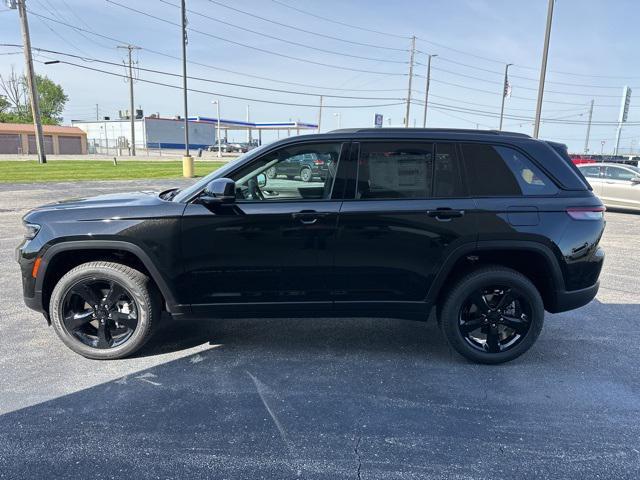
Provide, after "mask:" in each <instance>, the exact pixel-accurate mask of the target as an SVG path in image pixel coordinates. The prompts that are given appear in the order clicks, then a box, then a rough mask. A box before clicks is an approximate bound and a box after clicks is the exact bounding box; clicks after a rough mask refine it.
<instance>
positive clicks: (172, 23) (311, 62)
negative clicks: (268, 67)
mask: <svg viewBox="0 0 640 480" xmlns="http://www.w3.org/2000/svg"><path fill="white" fill-rule="evenodd" d="M106 1H107V3H110V4H112V5H117V6H119V7H121V8H124V9H125V10H129V11H131V12H135V13H138V14H140V15H144V16H145V17H148V18H153V19H154V20H157V21H159V22H163V23H167V24H169V25H173V26H180V25H179V24H177V23H174V22H172V21H170V20H166V19H164V18H161V17H158V16H156V15H153V14H151V13H147V12H143V11H142V10H138V9H136V8H133V7H129V6H127V5H123V4H121V3H118V2H115V1H114V0H106ZM188 30H190V31H192V32H195V33H198V34H200V35H204V36H206V37H210V38H214V39H216V40H220V41H223V42H226V43H230V44H232V45H237V46H240V47H244V48H248V49H250V50H255V51H256V52H262V53H267V54H269V55H274V56H277V57H281V58H287V59H289V60H295V61H298V62H304V63H309V64H312V65H319V66H322V67H327V68H334V69H337V70H348V71H352V72H362V73H371V74H374V75H393V76H402V77H405V76H406V74H405V73H395V72H381V71H375V70H365V69H361V68H353V67H345V66H342V65H334V64H331V63H324V62H316V61H315V60H309V59H308V58H301V57H295V56H293V55H287V54H285V53H280V52H275V51H273V50H268V49H266V48H261V47H256V46H254V45H247V44H246V43H242V42H238V41H236V40H230V39H228V38H224V37H220V36H218V35H214V34H212V33H209V32H204V31H202V30H197V29H195V28H192V27H189V28H188Z"/></svg>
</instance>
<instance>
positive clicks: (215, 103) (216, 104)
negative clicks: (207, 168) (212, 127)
mask: <svg viewBox="0 0 640 480" xmlns="http://www.w3.org/2000/svg"><path fill="white" fill-rule="evenodd" d="M211 103H213V104H214V105H215V106H216V113H217V117H218V128H217V131H216V137H217V140H218V158H221V157H222V142H221V141H220V101H219V100H214V101H212V102H211Z"/></svg>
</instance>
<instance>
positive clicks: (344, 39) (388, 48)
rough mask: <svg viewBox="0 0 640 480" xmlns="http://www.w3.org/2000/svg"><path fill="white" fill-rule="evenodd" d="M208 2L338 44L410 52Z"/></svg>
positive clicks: (215, 2) (210, 0)
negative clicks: (308, 28)
mask: <svg viewBox="0 0 640 480" xmlns="http://www.w3.org/2000/svg"><path fill="white" fill-rule="evenodd" d="M207 1H208V2H210V3H213V4H215V5H219V6H221V7H224V8H227V9H229V10H232V11H234V12H238V13H242V14H243V15H248V16H250V17H253V18H257V19H258V20H262V21H265V22H269V23H272V24H274V25H279V26H281V27H285V28H290V29H292V30H296V31H298V32H302V33H306V34H308V35H315V36H318V37H322V38H328V39H330V40H336V41H338V42H344V43H349V44H351V45H358V46H361V47H370V48H375V49H381V50H391V51H396V52H407V51H408V50H407V49H406V48H394V47H388V46H385V45H374V44H372V43H364V42H356V41H353V40H347V39H346V38H340V37H334V36H332V35H326V34H324V33H319V32H314V31H313V30H305V29H303V28H300V27H296V26H294V25H288V24H286V23H282V22H278V21H276V20H272V19H269V18H266V17H262V16H260V15H256V14H255V13H252V12H247V11H245V10H240V9H239V8H236V7H232V6H230V5H225V4H224V3H221V2H218V1H216V0H207Z"/></svg>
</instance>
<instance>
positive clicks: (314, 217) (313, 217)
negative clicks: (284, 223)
mask: <svg viewBox="0 0 640 480" xmlns="http://www.w3.org/2000/svg"><path fill="white" fill-rule="evenodd" d="M328 215H329V213H328V212H314V211H302V212H294V213H292V214H291V218H293V219H294V220H298V221H299V222H300V223H302V224H303V225H313V224H314V223H316V222H317V221H318V219H319V218H323V217H326V216H328Z"/></svg>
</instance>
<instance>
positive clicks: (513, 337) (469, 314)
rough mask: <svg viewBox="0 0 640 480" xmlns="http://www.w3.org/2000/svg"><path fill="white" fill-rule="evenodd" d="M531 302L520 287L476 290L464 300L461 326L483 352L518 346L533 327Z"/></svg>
mask: <svg viewBox="0 0 640 480" xmlns="http://www.w3.org/2000/svg"><path fill="white" fill-rule="evenodd" d="M530 320H531V305H530V303H529V301H528V300H527V299H526V297H525V296H524V295H523V294H522V293H520V292H519V291H518V290H517V289H516V288H513V287H508V286H504V285H494V286H490V287H486V288H480V289H477V290H475V291H473V292H472V293H471V294H470V295H469V296H468V298H467V300H466V301H465V302H464V303H463V304H462V307H461V308H460V314H459V319H458V328H459V329H460V333H461V334H462V336H463V338H464V340H465V341H466V342H467V343H468V344H469V345H470V346H471V347H473V348H475V349H477V350H480V351H482V352H488V353H500V352H506V351H507V350H509V349H512V348H514V347H515V346H516V345H518V343H519V342H521V341H522V339H523V338H524V337H525V336H526V335H527V333H528V332H529V329H530V327H531V321H530Z"/></svg>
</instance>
